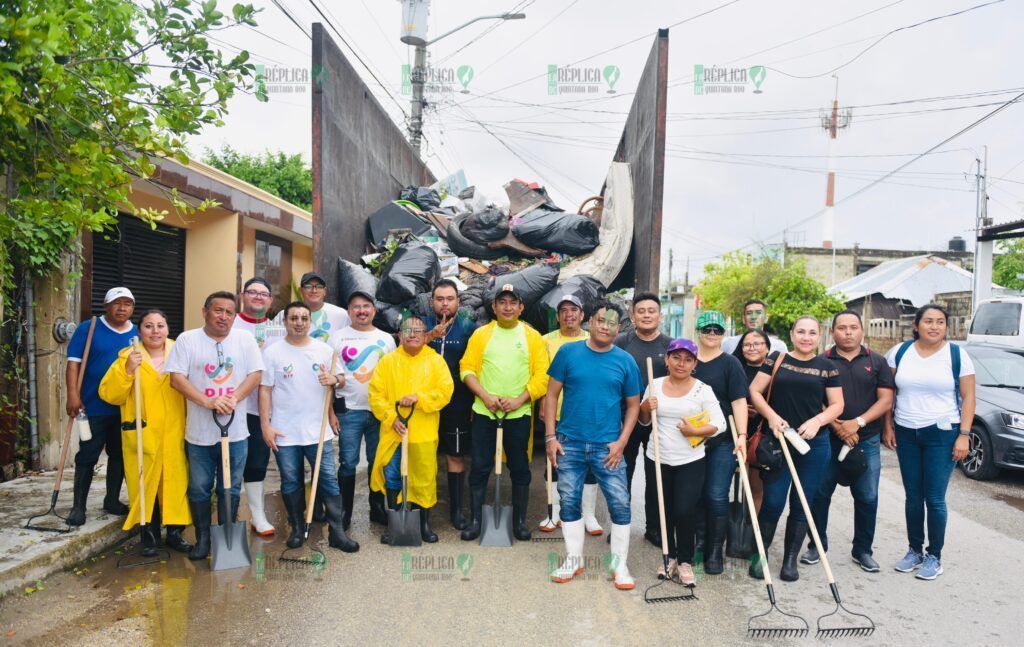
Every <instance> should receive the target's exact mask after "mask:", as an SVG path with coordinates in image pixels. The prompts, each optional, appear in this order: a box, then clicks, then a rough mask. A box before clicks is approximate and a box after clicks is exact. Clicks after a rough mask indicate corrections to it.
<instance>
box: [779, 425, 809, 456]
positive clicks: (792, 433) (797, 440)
mask: <svg viewBox="0 0 1024 647" xmlns="http://www.w3.org/2000/svg"><path fill="white" fill-rule="evenodd" d="M782 435H783V436H785V437H786V440H788V441H789V444H790V445H792V446H793V449H795V450H797V451H798V452H800V453H801V454H806V453H807V452H809V451H811V446H810V445H808V444H807V441H806V440H804V439H803V438H801V437H800V434H798V433H796V429H793V428H792V427H786V429H785V430H783V432H782Z"/></svg>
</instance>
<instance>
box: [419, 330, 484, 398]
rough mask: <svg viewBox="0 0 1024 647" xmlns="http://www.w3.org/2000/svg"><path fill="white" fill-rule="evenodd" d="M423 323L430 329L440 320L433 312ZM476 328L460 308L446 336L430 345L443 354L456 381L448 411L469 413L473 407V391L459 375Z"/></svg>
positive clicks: (439, 353)
mask: <svg viewBox="0 0 1024 647" xmlns="http://www.w3.org/2000/svg"><path fill="white" fill-rule="evenodd" d="M423 323H424V325H425V326H426V328H427V330H428V331H429V330H433V328H434V327H435V326H437V324H438V323H440V322H439V321H438V320H437V316H436V315H433V314H431V315H430V316H428V317H426V318H424V320H423ZM475 330H476V324H474V323H473V322H472V321H471V320H470V319H469V317H467V316H466V313H465V312H464V311H462V310H460V311H459V313H458V316H457V317H456V318H455V321H453V322H452V323H451V325H450V326H449V327H448V331H447V333H446V334H445V335H444V337H439V338H437V339H434V340H432V341H431V342H430V347H431V348H433V349H434V350H435V351H436V352H437V354H438V355H440V356H441V358H442V359H443V360H444V362H445V364H447V365H448V371H449V372H450V373H451V375H452V382H453V383H454V389H453V391H452V399H451V400H449V402H448V404H447V405H445V408H444V411H445V412H446V413H449V412H460V413H463V412H464V413H468V412H469V410H470V409H471V408H472V407H473V397H474V396H473V393H472V391H470V390H469V387H468V386H466V385H465V384H464V383H463V381H462V379H461V378H460V377H459V362H460V361H462V356H463V355H464V354H465V352H466V345H467V344H468V343H469V338H470V336H472V334H473V331H475Z"/></svg>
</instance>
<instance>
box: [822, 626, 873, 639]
mask: <svg viewBox="0 0 1024 647" xmlns="http://www.w3.org/2000/svg"><path fill="white" fill-rule="evenodd" d="M873 633H875V628H874V627H847V628H845V629H844V628H838V629H818V634H817V637H818V638H850V637H864V636H870V635H871V634H873Z"/></svg>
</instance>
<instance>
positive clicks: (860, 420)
mask: <svg viewBox="0 0 1024 647" xmlns="http://www.w3.org/2000/svg"><path fill="white" fill-rule="evenodd" d="M856 420H857V426H858V427H860V428H861V429H863V428H864V427H867V426H868V423H867V422H865V421H864V418H861V417H860V416H857V418H856Z"/></svg>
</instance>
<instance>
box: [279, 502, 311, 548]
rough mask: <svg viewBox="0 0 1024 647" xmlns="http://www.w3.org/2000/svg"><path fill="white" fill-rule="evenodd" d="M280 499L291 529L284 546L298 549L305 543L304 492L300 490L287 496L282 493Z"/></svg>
mask: <svg viewBox="0 0 1024 647" xmlns="http://www.w3.org/2000/svg"><path fill="white" fill-rule="evenodd" d="M281 498H282V499H284V510H285V513H286V514H287V515H288V525H289V527H290V528H291V533H290V534H289V535H288V539H286V540H285V542H284V544H285V546H287V547H288V548H298V547H299V546H301V545H302V544H303V543H304V542H305V539H304V538H303V537H304V535H305V533H306V492H305V491H304V490H303V489H302V488H299V489H298V490H295V491H294V492H289V493H288V494H285V493H284V492H282V493H281Z"/></svg>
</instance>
